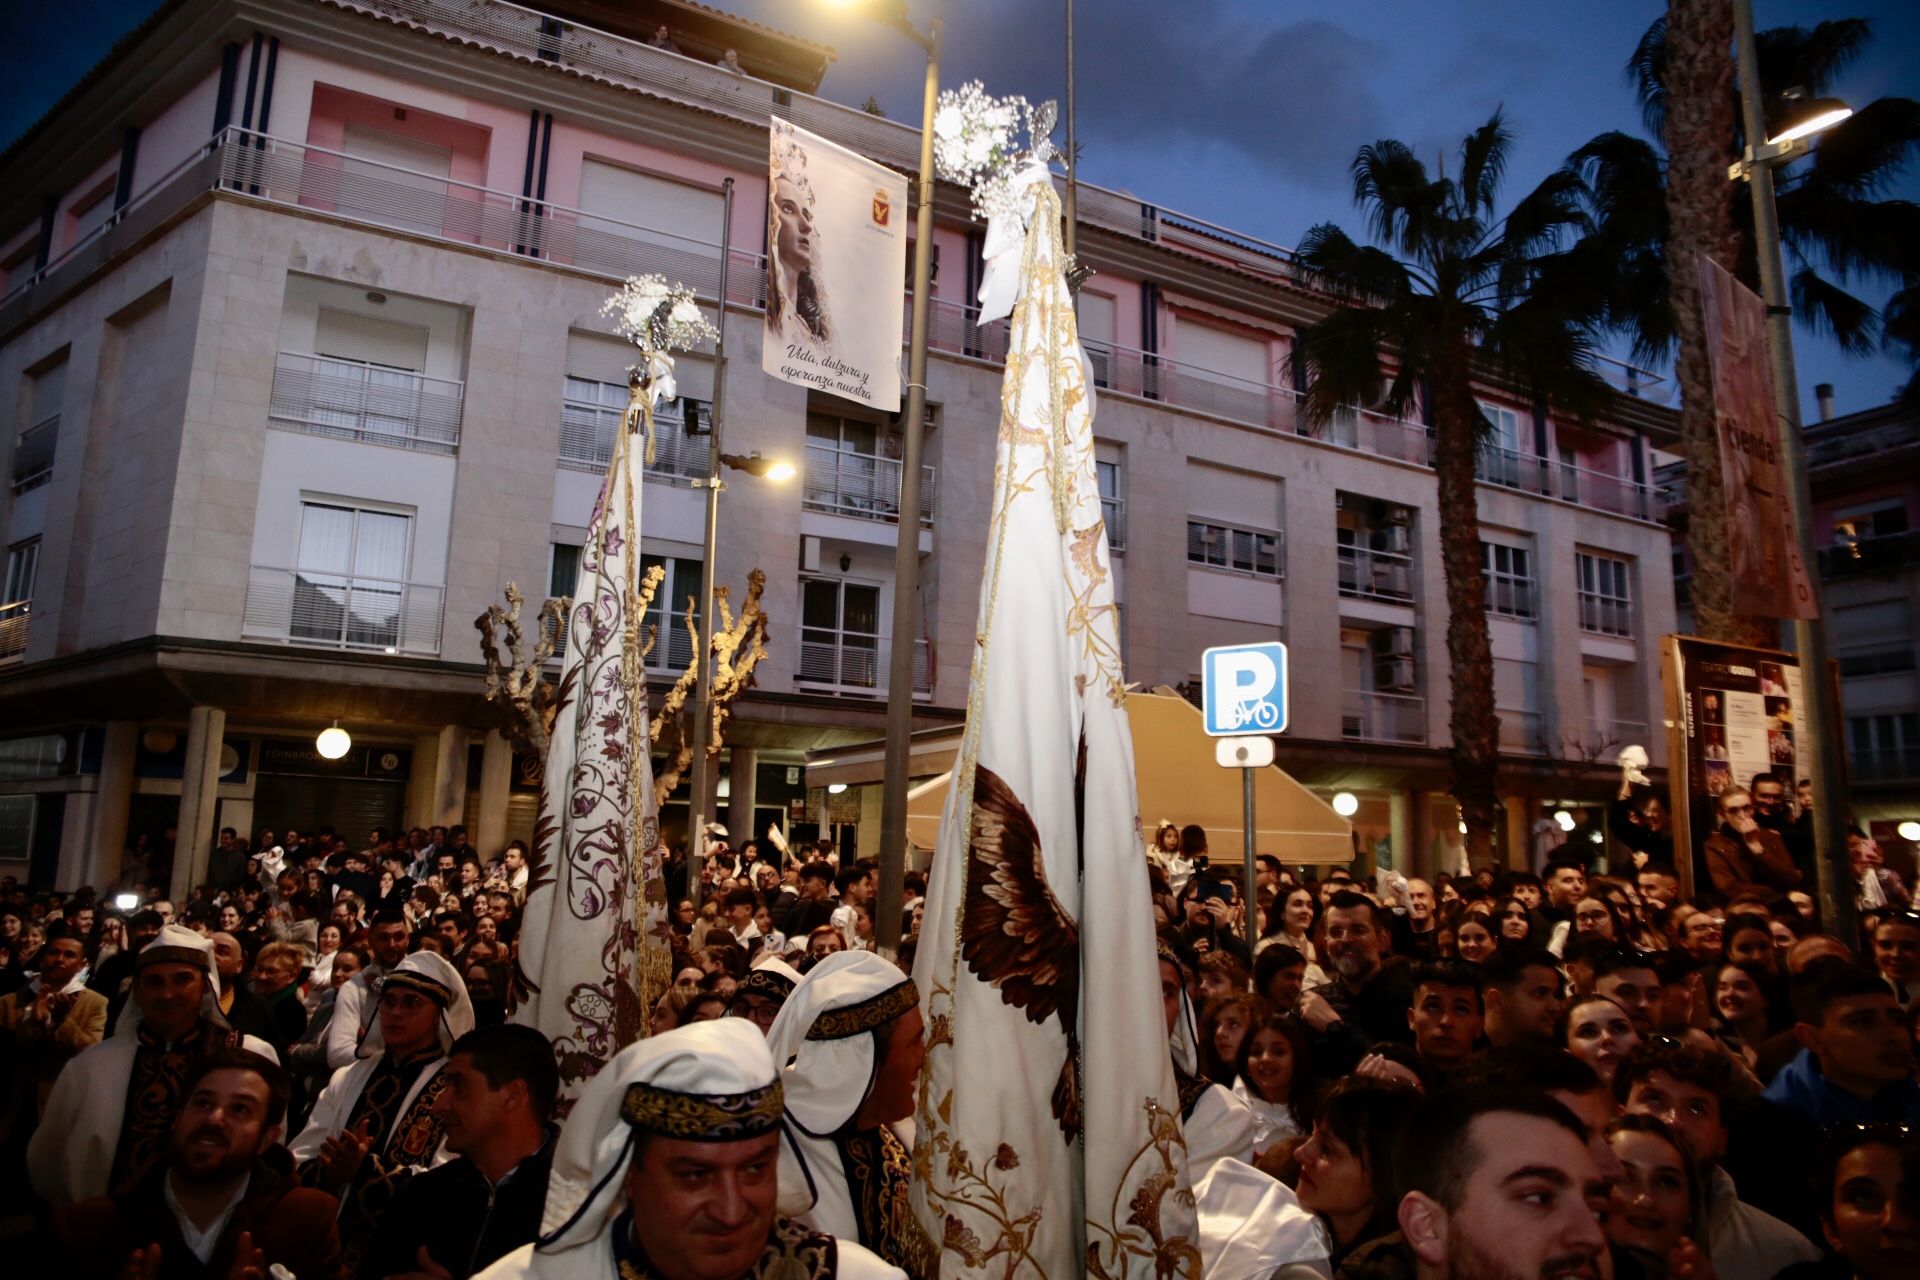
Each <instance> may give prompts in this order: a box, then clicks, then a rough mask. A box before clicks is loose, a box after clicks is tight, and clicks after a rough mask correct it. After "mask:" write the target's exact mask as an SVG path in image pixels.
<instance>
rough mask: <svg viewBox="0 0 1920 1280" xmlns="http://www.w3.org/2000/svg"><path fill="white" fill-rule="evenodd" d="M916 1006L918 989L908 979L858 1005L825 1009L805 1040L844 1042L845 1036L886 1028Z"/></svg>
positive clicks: (810, 1028) (918, 995)
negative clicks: (876, 1028)
mask: <svg viewBox="0 0 1920 1280" xmlns="http://www.w3.org/2000/svg"><path fill="white" fill-rule="evenodd" d="M919 1004H920V989H919V988H918V987H916V986H914V985H913V979H911V978H909V979H907V980H906V981H905V982H903V983H901V984H900V985H899V986H897V987H890V988H888V989H887V990H885V991H882V992H881V993H880V994H879V995H877V996H872V997H870V998H868V999H866V1000H862V1001H860V1002H859V1003H858V1004H849V1005H843V1006H842V1007H840V1008H838V1009H828V1010H827V1011H826V1012H824V1013H822V1014H821V1015H820V1016H819V1017H817V1018H815V1019H814V1020H813V1026H811V1027H809V1028H808V1029H807V1039H809V1040H844V1039H846V1038H847V1037H848V1036H857V1035H859V1034H860V1033H861V1032H862V1031H872V1030H873V1029H874V1028H875V1027H884V1026H886V1025H887V1024H888V1023H889V1022H892V1021H893V1020H894V1019H895V1018H897V1017H899V1016H900V1015H901V1014H903V1013H905V1012H907V1010H909V1009H913V1008H916V1007H918V1006H919Z"/></svg>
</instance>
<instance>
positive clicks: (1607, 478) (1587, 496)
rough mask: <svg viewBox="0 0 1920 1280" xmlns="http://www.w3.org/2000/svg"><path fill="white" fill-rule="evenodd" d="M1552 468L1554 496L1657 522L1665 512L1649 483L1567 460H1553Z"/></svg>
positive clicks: (1585, 505) (1600, 509)
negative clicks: (1595, 469)
mask: <svg viewBox="0 0 1920 1280" xmlns="http://www.w3.org/2000/svg"><path fill="white" fill-rule="evenodd" d="M1554 469H1555V471H1554V495H1553V496H1554V497H1556V498H1562V499H1565V500H1566V501H1568V502H1576V503H1579V504H1580V505H1581V506H1583V507H1591V508H1593V509H1594V510H1596V511H1606V512H1610V513H1612V514H1613V515H1616V516H1630V517H1632V518H1633V519H1635V520H1655V521H1657V520H1660V519H1662V518H1664V517H1665V515H1666V512H1665V509H1664V507H1663V506H1662V504H1661V502H1660V495H1659V493H1658V492H1657V491H1656V490H1655V489H1654V487H1653V486H1652V485H1648V484H1641V483H1639V482H1638V481H1636V480H1633V479H1631V478H1629V477H1627V476H1617V475H1614V474H1612V473H1611V472H1607V471H1594V470H1592V469H1591V468H1588V467H1582V466H1577V465H1575V464H1573V463H1568V462H1561V463H1556V464H1554Z"/></svg>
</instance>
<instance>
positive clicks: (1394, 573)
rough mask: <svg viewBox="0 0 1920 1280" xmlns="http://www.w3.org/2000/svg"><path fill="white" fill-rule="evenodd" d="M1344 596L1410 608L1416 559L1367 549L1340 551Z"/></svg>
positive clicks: (1390, 552) (1341, 589)
mask: <svg viewBox="0 0 1920 1280" xmlns="http://www.w3.org/2000/svg"><path fill="white" fill-rule="evenodd" d="M1338 552H1339V554H1338V563H1339V566H1340V594H1341V595H1343V596H1351V597H1357V598H1359V599H1362V600H1385V601H1388V602H1389V603H1392V604H1407V603H1410V602H1411V601H1412V600H1413V557H1412V556H1407V555H1401V554H1399V553H1398V552H1394V551H1372V550H1369V549H1367V548H1366V547H1340V548H1339V549H1338Z"/></svg>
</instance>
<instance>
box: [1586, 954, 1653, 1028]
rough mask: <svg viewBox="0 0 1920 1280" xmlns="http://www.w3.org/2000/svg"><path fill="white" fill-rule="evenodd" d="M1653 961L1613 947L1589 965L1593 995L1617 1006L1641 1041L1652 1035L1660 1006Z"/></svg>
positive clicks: (1649, 956)
mask: <svg viewBox="0 0 1920 1280" xmlns="http://www.w3.org/2000/svg"><path fill="white" fill-rule="evenodd" d="M1653 961H1654V957H1653V955H1652V953H1642V952H1638V951H1631V950H1628V949H1627V948H1625V947H1616V948H1613V949H1612V950H1610V951H1607V952H1605V953H1603V954H1602V955H1601V956H1600V958H1599V959H1598V960H1596V961H1595V962H1594V965H1593V989H1594V991H1595V993H1597V994H1599V995H1603V996H1605V997H1606V998H1607V999H1609V1000H1611V1001H1613V1002H1614V1003H1615V1004H1617V1005H1619V1006H1620V1008H1621V1009H1622V1010H1624V1011H1625V1012H1626V1015H1627V1017H1629V1018H1631V1019H1632V1020H1633V1029H1634V1030H1635V1031H1637V1032H1639V1033H1640V1038H1641V1039H1642V1040H1645V1039H1646V1038H1647V1037H1648V1036H1650V1035H1652V1034H1653V1032H1654V1025H1655V1024H1654V1014H1655V1011H1656V1010H1657V1009H1658V1008H1659V1007H1660V996H1661V992H1660V985H1661V984H1660V974H1659V972H1658V971H1657V970H1656V969H1655V968H1654V967H1653Z"/></svg>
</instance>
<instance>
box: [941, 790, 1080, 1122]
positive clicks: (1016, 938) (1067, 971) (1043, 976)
mask: <svg viewBox="0 0 1920 1280" xmlns="http://www.w3.org/2000/svg"><path fill="white" fill-rule="evenodd" d="M960 954H961V955H962V956H963V957H964V958H965V960H966V962H967V968H968V969H970V970H972V971H973V974H974V976H976V977H978V978H979V979H981V980H982V981H983V982H987V983H990V984H992V985H993V986H994V987H995V988H996V989H998V990H999V992H1000V998H1001V999H1002V1000H1005V1001H1006V1002H1007V1003H1008V1004H1010V1005H1012V1006H1013V1007H1014V1008H1016V1009H1019V1010H1020V1011H1021V1012H1023V1013H1025V1014H1026V1016H1027V1020H1028V1021H1029V1022H1032V1023H1033V1024H1034V1025H1035V1026H1038V1025H1039V1024H1041V1023H1043V1022H1045V1021H1046V1020H1047V1019H1048V1018H1051V1017H1053V1016H1054V1015H1055V1014H1058V1015H1059V1018H1060V1025H1061V1028H1062V1029H1063V1030H1064V1031H1065V1032H1066V1035H1067V1060H1066V1062H1065V1063H1064V1064H1063V1065H1062V1066H1061V1068H1060V1081H1059V1083H1058V1084H1057V1085H1055V1086H1054V1090H1053V1117H1054V1119H1055V1120H1057V1121H1058V1122H1059V1124H1060V1132H1061V1133H1063V1134H1064V1135H1066V1139H1067V1141H1068V1142H1073V1141H1074V1140H1076V1139H1077V1138H1078V1137H1079V1136H1080V1078H1079V1062H1080V1033H1079V1022H1080V1016H1079V1015H1080V926H1079V925H1078V924H1076V923H1075V922H1074V920H1073V918H1072V917H1071V916H1069V915H1068V914H1067V913H1066V910H1065V909H1064V908H1063V907H1061V905H1060V900H1059V899H1058V898H1056V897H1054V896H1053V890H1052V889H1051V888H1050V887H1048V885H1047V871H1046V866H1045V864H1044V863H1043V862H1042V860H1041V856H1040V833H1039V831H1038V830H1037V829H1036V828H1035V827H1034V825H1033V819H1032V817H1031V816H1029V815H1028V813H1027V809H1026V806H1025V805H1023V804H1022V803H1020V798H1019V797H1018V796H1016V795H1014V794H1013V789H1012V788H1011V787H1009V786H1008V785H1007V784H1006V783H1005V782H1004V781H1002V780H1001V778H1000V777H999V775H997V774H995V773H994V772H993V771H992V770H991V769H988V768H986V767H985V766H979V767H977V768H976V769H975V771H974V780H973V836H972V840H971V841H970V842H969V844H968V848H967V880H966V907H965V911H964V913H963V915H962V917H961V921H960Z"/></svg>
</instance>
